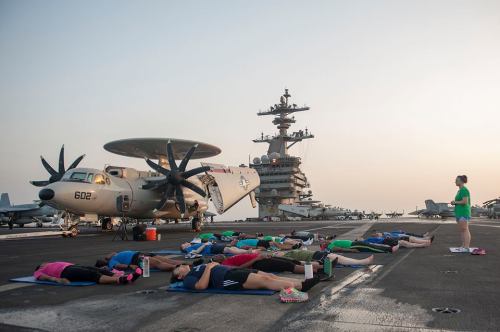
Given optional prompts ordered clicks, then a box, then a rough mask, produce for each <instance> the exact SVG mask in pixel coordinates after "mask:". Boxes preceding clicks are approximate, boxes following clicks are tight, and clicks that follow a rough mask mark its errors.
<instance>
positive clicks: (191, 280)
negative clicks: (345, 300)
mask: <svg viewBox="0 0 500 332" xmlns="http://www.w3.org/2000/svg"><path fill="white" fill-rule="evenodd" d="M180 281H182V283H183V285H184V287H185V288H187V289H193V290H204V289H207V288H217V289H225V290H244V289H268V290H274V291H280V290H283V289H288V288H295V289H297V290H299V291H302V292H307V291H308V290H309V289H311V287H313V286H314V285H316V284H317V283H318V282H319V278H318V277H317V276H315V277H313V278H311V279H307V280H304V281H301V280H298V279H292V278H284V277H279V276H276V275H274V274H270V273H265V272H262V271H257V270H253V269H243V268H230V267H227V266H223V265H220V264H219V263H216V262H211V263H208V264H201V265H198V266H195V267H193V268H191V267H190V266H189V265H179V266H178V267H176V268H175V269H174V271H173V272H172V279H171V280H170V282H171V283H175V282H180Z"/></svg>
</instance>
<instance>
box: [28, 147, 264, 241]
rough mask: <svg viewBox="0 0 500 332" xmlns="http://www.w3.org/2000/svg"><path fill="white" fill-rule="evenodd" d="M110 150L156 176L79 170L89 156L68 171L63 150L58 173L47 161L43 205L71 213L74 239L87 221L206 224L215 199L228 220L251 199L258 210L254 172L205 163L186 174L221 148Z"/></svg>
mask: <svg viewBox="0 0 500 332" xmlns="http://www.w3.org/2000/svg"><path fill="white" fill-rule="evenodd" d="M104 149H105V150H107V151H109V152H113V153H116V154H119V155H123V156H127V157H136V158H144V159H146V163H147V164H148V165H149V166H150V167H151V168H152V169H153V170H154V171H139V170H136V169H133V168H128V167H122V166H106V167H105V168H104V170H99V169H95V168H77V166H78V164H79V163H80V161H81V160H82V159H83V157H84V155H82V156H80V157H78V158H77V159H76V160H75V161H74V162H73V163H72V164H71V166H70V167H69V168H68V169H67V170H66V169H65V168H64V146H63V147H62V148H61V151H60V154H59V168H58V171H56V170H55V169H54V168H52V167H51V166H50V165H49V164H48V163H47V162H46V161H45V159H44V158H43V157H41V160H42V164H43V166H44V167H45V169H46V170H47V171H48V172H49V173H50V178H49V179H48V180H46V181H31V183H32V184H33V185H35V186H43V189H41V190H40V192H39V197H40V199H41V200H42V202H44V203H45V204H47V205H50V206H52V207H54V208H56V209H58V210H61V211H65V212H66V213H65V228H66V230H69V231H71V232H72V233H73V235H76V234H77V233H78V230H77V228H76V226H77V225H78V221H79V217H82V216H83V217H84V219H86V220H87V221H97V220H99V219H100V218H110V217H121V218H130V219H158V218H164V219H183V218H191V217H192V218H197V220H203V216H204V213H205V212H206V211H207V208H208V200H209V199H210V200H212V202H213V204H214V206H215V209H216V210H217V212H218V213H219V214H222V213H224V212H225V211H227V210H228V209H229V208H231V207H232V206H233V205H235V204H236V203H238V202H239V201H240V200H241V199H242V198H244V197H245V196H247V195H249V196H250V199H251V202H252V205H253V207H255V206H256V202H255V194H254V189H255V188H257V187H258V186H259V185H260V179H259V176H258V174H257V172H256V171H255V170H254V169H251V168H249V167H244V166H240V167H226V166H224V165H219V164H209V163H201V165H202V166H201V167H197V168H193V169H191V170H186V167H187V164H188V162H189V161H190V160H191V159H200V158H208V157H212V156H215V155H218V154H219V153H220V152H221V150H220V149H219V148H217V147H215V146H212V145H209V144H205V143H199V142H194V141H187V140H180V139H162V138H134V139H124V140H118V141H113V142H110V143H107V144H105V145H104ZM151 159H157V160H158V161H159V162H158V163H155V162H153V161H152V160H151ZM176 160H181V162H180V163H179V164H177V163H176ZM68 218H69V219H68Z"/></svg>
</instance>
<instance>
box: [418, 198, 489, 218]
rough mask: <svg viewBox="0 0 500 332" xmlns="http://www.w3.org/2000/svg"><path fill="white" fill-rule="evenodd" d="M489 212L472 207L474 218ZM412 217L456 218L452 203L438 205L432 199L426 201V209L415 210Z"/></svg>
mask: <svg viewBox="0 0 500 332" xmlns="http://www.w3.org/2000/svg"><path fill="white" fill-rule="evenodd" d="M486 213H487V210H486V209H484V208H481V207H479V206H472V207H471V214H472V216H473V217H480V216H481V215H483V214H486ZM410 214H411V215H415V216H418V217H419V218H420V217H425V218H435V217H438V218H442V219H446V218H454V217H455V209H454V207H453V206H452V205H451V204H450V203H436V202H434V201H433V200H432V199H428V200H426V201H425V209H421V210H415V211H413V212H411V213H410Z"/></svg>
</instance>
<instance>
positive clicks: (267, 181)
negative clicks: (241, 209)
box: [250, 89, 314, 219]
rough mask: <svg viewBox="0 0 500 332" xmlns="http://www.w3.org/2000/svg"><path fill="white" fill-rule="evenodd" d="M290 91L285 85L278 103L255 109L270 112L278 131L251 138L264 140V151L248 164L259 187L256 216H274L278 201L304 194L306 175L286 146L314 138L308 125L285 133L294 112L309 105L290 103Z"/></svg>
mask: <svg viewBox="0 0 500 332" xmlns="http://www.w3.org/2000/svg"><path fill="white" fill-rule="evenodd" d="M290 97H291V95H290V94H289V93H288V89H285V94H283V95H282V96H281V97H280V102H279V104H274V105H273V106H271V107H269V109H267V110H265V111H260V112H258V113H257V115H258V116H265V115H270V116H273V117H274V118H273V124H274V125H276V127H277V128H278V130H279V132H278V133H276V134H275V135H272V136H271V135H264V133H261V135H260V137H259V138H256V139H254V140H253V142H255V143H267V144H269V147H268V149H267V154H265V155H263V156H262V157H261V158H258V157H256V158H254V159H253V162H252V163H250V167H252V168H254V169H256V170H257V172H258V173H259V176H260V187H259V188H257V189H256V199H257V201H258V203H259V218H260V219H264V218H269V217H278V216H281V215H283V211H281V210H280V209H279V206H280V205H296V204H297V203H299V202H300V200H301V199H302V198H303V197H305V196H308V195H311V194H310V192H309V193H305V190H306V188H308V187H309V182H308V181H307V177H306V176H305V174H304V173H303V172H302V171H301V170H300V164H301V160H300V158H299V157H295V156H292V155H290V154H289V149H290V148H291V147H292V146H293V145H295V144H297V143H299V142H301V141H302V140H305V139H310V138H314V135H313V134H311V133H310V132H309V131H308V129H307V128H306V129H305V130H298V131H294V132H291V133H289V132H288V129H289V128H290V126H291V125H292V124H293V123H295V117H294V116H291V115H292V114H293V113H296V112H304V111H308V110H309V107H307V106H302V107H299V106H297V105H296V104H291V103H290V102H289V98H290Z"/></svg>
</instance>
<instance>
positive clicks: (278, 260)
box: [252, 257, 295, 273]
mask: <svg viewBox="0 0 500 332" xmlns="http://www.w3.org/2000/svg"><path fill="white" fill-rule="evenodd" d="M252 267H253V268H254V269H257V270H259V271H264V272H271V273H274V272H293V271H294V270H295V263H294V262H293V261H292V260H290V259H286V258H282V257H271V258H263V259H261V260H258V261H256V262H255V263H253V265H252Z"/></svg>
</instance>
